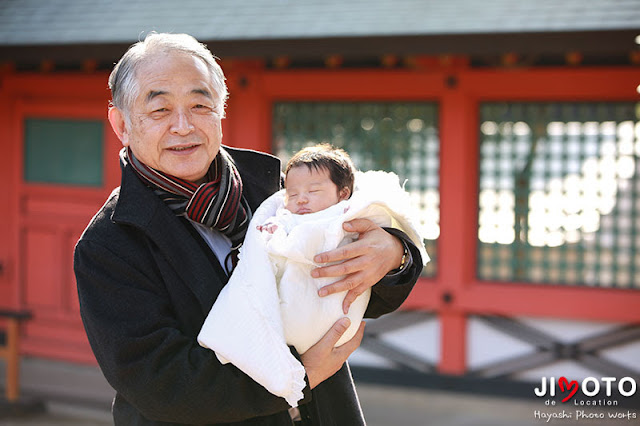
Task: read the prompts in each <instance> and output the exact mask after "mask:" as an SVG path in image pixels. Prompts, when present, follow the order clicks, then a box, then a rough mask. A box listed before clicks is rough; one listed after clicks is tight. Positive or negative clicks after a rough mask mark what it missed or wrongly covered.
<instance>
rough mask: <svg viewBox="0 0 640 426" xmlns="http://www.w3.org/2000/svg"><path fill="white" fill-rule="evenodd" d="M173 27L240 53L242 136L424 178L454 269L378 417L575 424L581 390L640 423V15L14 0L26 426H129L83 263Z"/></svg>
mask: <svg viewBox="0 0 640 426" xmlns="http://www.w3.org/2000/svg"><path fill="white" fill-rule="evenodd" d="M150 31H158V32H165V31H166V32H174V33H177V32H186V33H189V34H191V35H193V36H195V37H196V38H197V39H198V40H200V41H201V42H203V43H205V44H207V46H208V47H209V48H210V50H211V51H212V52H213V53H214V54H215V55H216V56H218V57H219V58H220V60H221V64H222V67H223V69H224V71H225V73H226V76H227V80H228V85H229V90H230V98H229V101H228V108H227V118H226V119H225V120H224V121H223V126H224V135H225V136H224V143H225V144H227V145H231V146H236V147H243V148H251V149H257V150H262V151H267V152H271V153H274V154H275V155H278V156H279V157H281V158H282V160H283V161H286V160H287V159H288V157H289V156H290V155H291V154H292V153H293V152H295V151H297V150H299V149H300V148H302V147H304V146H306V145H311V144H315V143H318V142H330V143H332V144H333V145H335V146H338V147H342V148H344V149H346V150H347V151H348V152H349V153H350V154H351V156H352V157H353V159H354V162H355V164H356V166H357V167H358V168H360V169H361V170H370V169H384V170H387V171H394V172H395V173H397V174H398V175H399V176H400V179H401V180H402V181H406V184H405V185H406V186H405V187H406V188H407V189H408V190H409V191H410V192H411V194H412V197H413V200H414V202H415V204H416V206H417V207H418V208H419V210H420V213H421V215H422V216H421V217H422V222H423V225H424V229H425V236H426V239H425V245H426V247H427V250H428V252H429V255H430V256H431V259H432V260H431V262H430V263H429V264H428V265H427V267H426V268H425V270H424V273H423V277H422V279H421V280H420V282H419V283H418V284H417V285H416V288H415V290H414V291H413V293H412V294H411V296H410V297H409V299H408V300H407V302H406V303H405V304H404V305H403V308H402V310H400V311H398V312H397V313H394V314H391V315H388V316H386V317H383V318H381V319H378V320H371V321H369V324H368V325H367V331H366V336H365V339H364V341H363V344H362V346H361V348H360V349H358V350H357V351H356V353H355V354H354V355H353V356H352V360H351V366H352V369H353V372H354V377H355V379H356V383H357V385H358V388H359V389H361V391H360V393H361V396H362V399H363V407H364V409H365V416H366V417H367V418H368V419H369V423H370V424H373V425H374V426H376V423H374V422H375V421H376V420H372V419H374V418H375V419H378V420H377V421H379V423H378V424H380V425H384V424H391V423H392V422H395V423H397V424H402V425H412V424H415V425H423V424H436V425H457V424H470V425H472V424H473V425H479V424H492V425H498V424H511V425H517V424H534V423H540V422H544V421H545V419H544V418H543V417H542V418H541V416H542V415H543V414H549V413H558V412H561V411H562V407H564V408H565V409H567V410H569V411H571V412H572V413H574V418H573V419H572V420H573V421H574V422H575V421H576V420H579V419H576V418H575V412H576V409H577V408H580V409H586V410H587V411H588V410H591V409H594V408H593V407H591V406H587V405H584V406H582V407H576V406H575V405H571V407H568V406H567V404H565V405H563V404H564V403H562V402H561V400H562V397H561V395H560V394H561V393H562V392H561V391H560V390H558V389H554V390H555V391H557V395H552V394H551V384H552V383H553V384H554V387H556V388H557V386H556V385H558V379H559V378H560V377H565V378H567V379H568V381H569V382H571V381H572V380H576V381H577V382H579V383H580V384H582V383H583V382H584V381H585V379H587V382H588V381H589V380H588V378H590V377H593V378H594V380H593V383H591V385H589V386H587V388H586V389H587V392H586V393H585V392H584V391H581V392H578V394H577V395H576V396H575V398H577V399H575V400H576V401H578V400H580V401H582V403H583V404H585V403H589V402H593V401H601V402H603V404H602V405H603V406H599V407H597V408H598V409H600V410H605V412H607V413H613V412H618V411H620V412H622V411H624V410H622V408H621V407H629V408H630V409H631V410H632V411H633V410H635V411H638V410H639V409H640V403H639V402H638V401H639V399H640V397H639V396H638V394H637V393H636V392H635V390H636V388H637V385H636V383H637V382H638V380H640V367H639V364H638V360H639V359H640V175H639V173H640V170H639V168H640V94H639V91H640V2H638V1H637V0H564V1H553V0H537V1H526V0H511V1H509V0H487V1H484V2H477V1H472V0H447V1H436V0H422V1H419V0H395V1H393V2H391V1H383V0H368V1H364V0H342V1H333V0H324V1H322V2H320V1H312V0H271V1H263V0H247V1H244V2H234V1H231V0H214V1H207V0H182V1H181V2H173V1H165V0H155V1H148V0H141V1H137V2H131V1H120V0H110V1H102V0H84V1H82V0H76V1H73V0H50V1H46V2H43V1H37V0H0V144H1V146H2V148H3V155H2V156H0V176H1V177H2V178H1V179H0V185H2V190H0V241H1V243H0V337H1V339H0V348H3V347H4V348H5V349H0V366H2V367H4V368H3V369H2V370H1V371H0V375H1V376H0V377H1V378H2V379H3V380H2V383H0V387H3V388H4V390H5V399H4V402H3V403H2V405H0V424H7V425H9V424H14V423H15V422H18V423H15V424H29V423H19V422H23V421H24V422H27V421H35V422H37V421H41V422H53V421H54V420H53V419H52V417H51V414H49V418H48V420H29V419H28V418H26V419H23V418H22V417H23V416H21V415H19V414H21V413H22V414H24V413H27V412H29V411H31V412H33V411H34V410H35V411H37V410H39V409H42V408H48V410H49V411H48V412H49V413H51V412H53V413H54V414H53V417H55V416H61V417H60V418H61V419H62V420H59V421H60V422H62V423H60V424H76V423H73V422H74V421H76V420H73V418H75V417H73V416H75V415H76V414H77V413H78V412H81V413H84V412H85V411H87V412H89V413H90V418H91V419H92V420H87V419H84V420H77V421H78V422H79V423H77V424H102V423H99V422H100V421H106V423H105V424H109V416H108V409H109V400H110V399H111V397H112V392H111V390H110V389H109V387H108V385H107V384H106V383H105V382H104V379H103V378H102V376H101V374H100V372H99V370H98V369H97V367H96V363H95V360H94V358H93V355H92V353H91V350H90V348H89V345H88V343H87V341H86V337H85V335H84V330H83V327H82V323H81V321H80V318H79V314H78V301H77V294H76V289H75V280H74V276H73V269H72V252H73V247H74V244H75V242H76V241H77V239H78V238H79V236H80V234H81V233H82V230H83V229H84V227H85V225H86V224H87V222H88V221H89V220H90V218H91V217H92V215H93V214H94V213H95V212H96V211H97V209H98V208H99V207H100V206H101V205H102V203H103V202H104V200H105V198H106V197H107V196H108V194H109V193H110V192H111V190H112V189H113V188H115V187H116V186H118V185H119V180H120V171H119V166H118V156H117V153H118V150H119V148H120V144H119V141H118V140H117V138H116V137H115V135H114V134H113V133H112V131H111V129H110V126H109V124H108V121H107V116H106V111H107V107H108V103H109V99H110V93H109V91H108V88H107V78H108V75H109V72H110V70H111V69H112V67H113V65H114V63H115V62H116V61H117V60H118V59H119V58H120V56H121V55H122V54H123V53H124V52H125V51H126V49H127V48H128V46H130V45H131V44H132V43H134V42H136V41H137V40H139V39H143V38H144V36H145V35H146V34H148V33H149V32H150ZM16 365H19V366H20V367H19V368H16V367H15V366H16ZM12 366H14V367H12ZM17 373H20V374H17ZM603 377H605V378H606V377H613V378H615V381H613V382H612V383H613V386H612V392H611V393H609V394H606V392H605V382H603V381H602V380H601V379H602V378H603ZM48 378H52V379H48ZM624 378H629V380H626V381H625V380H623V379H624ZM595 382H597V383H598V384H596V383H595ZM621 382H622V383H623V385H622V386H621V387H619V384H620V383H621ZM542 383H547V385H548V386H549V388H548V389H546V393H545V392H542V391H541V393H542V395H536V393H535V388H536V387H538V388H540V387H541V386H542ZM595 386H599V387H600V388H601V389H600V393H598V392H597V390H596V389H594V387H595ZM13 389H20V390H21V392H19V393H17V392H16V391H15V390H13ZM590 395H592V396H590ZM625 395H629V396H625ZM505 398H506V399H505ZM550 401H553V402H557V404H558V405H556V406H555V407H554V406H550V405H545V402H550ZM614 402H616V403H617V404H618V405H613V403H614ZM608 404H612V405H608ZM52 407H53V410H52ZM56 407H57V408H56ZM60 407H67V408H68V407H73V408H74V409H73V410H71V411H72V412H73V415H71V417H69V416H68V414H69V413H66V411H65V410H66V409H62V410H61V409H60ZM508 407H511V408H508ZM394 409H395V411H394ZM476 409H477V410H476ZM56 410H57V411H56ZM483 410H484V411H483ZM510 410H513V411H510ZM536 410H537V411H538V412H539V414H538V417H536V414H535V412H536ZM3 413H4V414H3ZM56 413H57V414H56ZM105 413H106V420H105V417H104V416H103V414H105ZM398 413H401V414H398ZM465 413H468V415H467V416H466V417H465V415H464V414H465ZM510 413H511V414H510ZM414 414H415V417H407V418H404V417H399V416H403V415H404V416H414ZM43 416H46V414H43ZM91 416H93V417H91ZM96 416H97V417H96ZM385 416H386V417H385ZM27 417H28V416H27ZM9 419H10V420H9ZM31 419H33V417H31ZM385 419H386V420H385ZM394 419H395V420H394ZM412 419H413V420H412ZM456 419H457V420H456ZM554 421H561V420H554ZM565 421H566V420H565ZM10 422H11V423H10ZM96 422H98V423H96ZM33 424H49V423H33ZM50 424H55V423H50Z"/></svg>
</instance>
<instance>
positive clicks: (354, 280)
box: [318, 271, 367, 297]
mask: <svg viewBox="0 0 640 426" xmlns="http://www.w3.org/2000/svg"><path fill="white" fill-rule="evenodd" d="M366 277H367V275H366V271H359V272H356V273H353V274H350V275H347V276H346V277H344V278H343V279H341V280H340V281H336V282H335V283H332V284H328V285H326V286H324V287H322V288H321V289H320V290H318V296H320V297H325V296H328V295H330V294H334V293H340V292H343V291H350V290H356V289H358V288H359V287H360V286H361V285H362V284H363V283H364V282H365V280H366ZM364 290H366V288H365V289H362V290H361V291H360V292H359V293H358V294H360V293H362V292H363V291H364Z"/></svg>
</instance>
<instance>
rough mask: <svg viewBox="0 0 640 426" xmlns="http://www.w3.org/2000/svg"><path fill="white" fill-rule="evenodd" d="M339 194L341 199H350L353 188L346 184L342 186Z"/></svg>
mask: <svg viewBox="0 0 640 426" xmlns="http://www.w3.org/2000/svg"><path fill="white" fill-rule="evenodd" d="M338 195H339V197H338V198H339V199H340V201H342V200H348V199H349V197H351V190H350V189H349V188H347V187H346V186H345V187H344V188H342V189H341V190H340V192H339V193H338Z"/></svg>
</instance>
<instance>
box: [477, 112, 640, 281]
mask: <svg viewBox="0 0 640 426" xmlns="http://www.w3.org/2000/svg"><path fill="white" fill-rule="evenodd" d="M639 117H640V104H636V103H633V102H616V103H484V104H482V105H481V108H480V123H481V124H480V158H479V161H480V163H479V164H480V176H479V215H478V275H479V278H481V279H485V280H498V281H518V282H532V283H553V284H564V285H587V286H593V287H613V288H636V289H637V288H640V270H639V269H640V197H639V195H640V177H639V175H638V168H639V167H640V122H639Z"/></svg>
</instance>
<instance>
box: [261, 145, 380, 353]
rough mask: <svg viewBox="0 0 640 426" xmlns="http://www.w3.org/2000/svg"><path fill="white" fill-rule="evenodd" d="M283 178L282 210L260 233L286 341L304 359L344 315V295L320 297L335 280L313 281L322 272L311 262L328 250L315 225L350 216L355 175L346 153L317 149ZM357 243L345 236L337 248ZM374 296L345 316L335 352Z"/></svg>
mask: <svg viewBox="0 0 640 426" xmlns="http://www.w3.org/2000/svg"><path fill="white" fill-rule="evenodd" d="M284 173H285V184H284V186H285V193H284V200H283V205H282V206H280V207H279V208H278V209H277V211H276V214H275V215H274V216H272V217H271V218H269V219H268V220H267V221H266V222H265V223H264V224H262V225H257V226H256V228H257V229H258V230H260V231H262V232H265V233H267V235H265V236H264V239H265V243H266V249H267V252H268V253H269V256H270V258H271V261H272V267H273V269H274V274H275V278H276V282H277V283H278V293H279V297H280V313H281V315H282V323H283V327H284V335H285V339H286V341H287V343H288V344H290V345H292V346H294V347H295V348H296V350H297V351H298V353H300V354H303V353H305V352H306V351H307V350H308V349H309V348H310V347H311V346H312V345H313V344H315V343H316V342H317V340H318V339H319V338H320V337H322V336H323V335H324V333H326V332H327V331H328V330H329V328H330V327H331V325H333V323H334V322H335V321H337V320H338V319H339V318H340V317H341V316H344V315H345V314H344V313H343V312H342V310H341V309H342V301H343V299H344V297H345V294H346V293H344V292H343V293H337V294H334V295H330V296H327V297H325V298H320V297H319V296H317V291H318V290H319V287H320V286H322V285H326V284H330V283H331V282H334V281H335V278H332V279H330V280H329V279H325V280H319V279H313V278H311V269H313V268H315V267H317V266H318V265H316V264H314V263H313V262H311V259H313V256H314V255H315V254H317V253H320V252H322V251H323V248H325V244H326V241H325V240H323V239H321V238H318V237H317V236H315V235H314V232H313V230H312V229H311V225H312V224H313V225H314V226H316V227H317V225H318V224H324V225H328V222H329V221H331V222H332V223H334V224H339V225H341V224H342V215H343V213H346V212H347V211H348V210H349V205H348V202H347V201H346V200H348V199H349V198H350V197H351V195H352V194H353V187H354V180H355V173H356V169H355V167H354V165H353V162H352V161H351V158H350V157H349V154H347V153H346V152H345V151H344V150H342V149H339V148H334V147H332V146H331V145H329V144H319V145H315V146H311V147H307V148H304V149H303V150H301V151H299V152H298V153H296V154H295V155H294V156H293V157H292V158H291V159H290V160H289V162H288V163H287V165H286V167H285V172H284ZM334 206H335V207H334ZM319 212H323V214H322V216H320V215H314V213H319ZM302 215H304V217H303V216H302ZM294 229H295V231H294ZM292 231H293V232H292ZM307 231H308V232H307ZM272 234H275V235H273V236H272ZM356 237H357V234H347V235H346V236H345V237H344V238H343V239H342V240H341V241H340V242H339V246H342V245H345V244H347V243H349V242H352V241H354V240H355V239H356ZM300 245H302V246H303V247H300ZM316 250H318V251H316ZM300 254H304V255H303V256H300ZM301 286H306V288H304V289H302V288H301ZM370 294H371V290H370V289H369V290H367V291H365V292H364V293H363V294H362V295H360V296H359V297H358V299H356V301H355V302H354V303H353V304H352V305H351V306H350V308H349V312H347V313H346V316H348V317H349V319H350V320H351V326H350V327H349V329H348V330H347V332H345V333H344V335H343V336H342V338H341V339H340V340H339V341H338V343H337V345H336V346H340V345H341V344H343V343H345V342H347V341H348V340H349V339H351V338H352V337H353V336H354V334H355V333H356V332H357V330H358V327H359V326H360V321H361V320H362V317H363V316H364V311H365V310H366V308H367V304H368V303H369V297H370ZM305 302H306V303H305Z"/></svg>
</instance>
